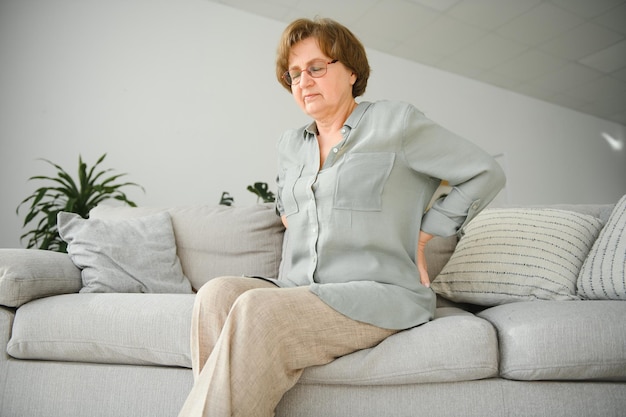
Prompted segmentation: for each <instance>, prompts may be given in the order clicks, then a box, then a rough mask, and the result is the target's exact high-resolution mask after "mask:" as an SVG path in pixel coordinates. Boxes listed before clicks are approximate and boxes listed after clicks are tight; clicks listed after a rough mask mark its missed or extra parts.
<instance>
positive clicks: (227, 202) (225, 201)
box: [220, 191, 235, 206]
mask: <svg viewBox="0 0 626 417" xmlns="http://www.w3.org/2000/svg"><path fill="white" fill-rule="evenodd" d="M234 202H235V199H234V198H233V197H231V196H230V193H229V192H228V191H224V192H223V193H222V197H221V198H220V204H221V205H223V206H232V205H233V203H234Z"/></svg>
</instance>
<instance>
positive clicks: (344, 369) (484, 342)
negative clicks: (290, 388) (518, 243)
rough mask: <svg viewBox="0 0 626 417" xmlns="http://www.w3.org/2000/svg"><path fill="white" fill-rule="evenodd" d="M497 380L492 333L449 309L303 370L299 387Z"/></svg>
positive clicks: (468, 316) (464, 314)
mask: <svg viewBox="0 0 626 417" xmlns="http://www.w3.org/2000/svg"><path fill="white" fill-rule="evenodd" d="M497 375H498V345H497V338H496V333H495V329H494V328H493V326H492V325H491V324H490V323H489V322H487V321H486V320H483V319H480V318H478V317H476V316H474V315H473V314H471V313H468V312H465V311H463V310H461V309H458V308H454V307H446V308H438V309H437V313H436V316H435V319H434V320H432V321H430V322H428V323H425V324H423V325H421V326H418V327H414V328H412V329H409V330H405V331H402V332H400V333H396V334H394V335H393V336H390V337H389V338H387V339H386V340H384V341H382V342H381V343H380V344H378V345H377V346H375V347H373V348H370V349H364V350H361V351H357V352H354V353H352V354H350V355H346V356H343V357H341V358H339V359H336V360H335V361H333V362H331V363H329V364H327V365H323V366H315V367H311V368H308V369H306V370H305V371H304V373H303V375H302V377H301V378H300V382H299V383H300V384H319V383H324V384H343V385H401V384H413V383H429V382H454V381H471V380H477V379H483V378H491V377H495V376H497Z"/></svg>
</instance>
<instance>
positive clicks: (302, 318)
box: [179, 277, 396, 417]
mask: <svg viewBox="0 0 626 417" xmlns="http://www.w3.org/2000/svg"><path fill="white" fill-rule="evenodd" d="M395 332H396V331H394V330H388V329H382V328H379V327H376V326H373V325H370V324H366V323H361V322H358V321H355V320H352V319H349V318H348V317H346V316H344V315H342V314H340V313H338V312H337V311H335V310H333V309H332V308H330V307H329V306H328V305H326V304H325V303H324V302H323V301H321V300H320V299H319V298H318V297H317V296H316V295H314V294H313V293H311V292H310V291H309V290H308V288H306V287H298V288H278V287H276V286H275V285H273V284H271V283H269V282H267V281H263V280H260V279H254V278H242V277H222V278H216V279H213V280H211V281H209V282H208V283H207V284H205V285H204V286H203V287H202V288H201V289H200V291H199V292H198V295H197V297H196V301H195V304H194V310H193V319H192V330H191V355H192V366H193V375H194V381H195V383H194V386H193V389H192V390H191V393H190V394H189V397H188V398H187V400H186V402H185V404H184V406H183V409H182V410H181V412H180V414H179V417H201V416H202V417H231V416H236V417H255V416H259V417H270V416H273V415H274V409H275V408H276V405H277V404H278V402H279V401H280V399H281V398H282V396H283V395H284V393H285V392H287V391H288V390H289V389H290V388H291V387H293V386H294V385H295V384H296V382H297V381H298V379H299V378H300V375H301V374H302V371H303V369H304V368H306V367H309V366H314V365H322V364H325V363H328V362H331V361H332V360H333V359H336V358H338V357H340V356H343V355H346V354H348V353H351V352H354V351H356V350H359V349H364V348H368V347H372V346H375V345H377V344H378V343H380V342H381V341H382V340H383V339H385V338H386V337H388V336H390V335H392V334H393V333H395Z"/></svg>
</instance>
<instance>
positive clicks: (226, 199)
mask: <svg viewBox="0 0 626 417" xmlns="http://www.w3.org/2000/svg"><path fill="white" fill-rule="evenodd" d="M246 189H247V190H248V191H250V192H251V193H253V194H255V195H256V196H257V203H258V202H260V201H263V202H264V203H273V202H274V201H276V197H275V196H274V193H273V192H272V191H270V189H269V186H268V185H267V183H266V182H255V183H254V185H248V187H247V188H246ZM234 202H235V199H234V198H233V197H231V195H230V193H229V192H228V191H224V192H223V193H222V197H221V198H220V204H221V205H223V206H232V205H233V203H234Z"/></svg>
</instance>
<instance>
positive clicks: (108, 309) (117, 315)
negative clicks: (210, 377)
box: [7, 293, 194, 367]
mask: <svg viewBox="0 0 626 417" xmlns="http://www.w3.org/2000/svg"><path fill="white" fill-rule="evenodd" d="M193 301H194V295H193V294H110V293H88V294H65V295H58V296H54V297H48V298H42V299H39V300H35V301H32V302H30V303H27V304H24V305H23V306H22V307H20V308H19V309H18V310H17V312H16V314H15V320H14V323H13V334H12V337H11V340H10V341H9V344H8V346H7V352H8V353H9V355H11V356H13V357H15V358H18V359H41V360H56V361H75V362H95V363H117V364H135V365H166V366H181V367H191V357H190V352H189V340H190V328H191V311H192V308H193Z"/></svg>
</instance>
